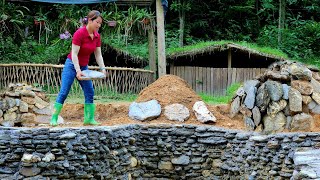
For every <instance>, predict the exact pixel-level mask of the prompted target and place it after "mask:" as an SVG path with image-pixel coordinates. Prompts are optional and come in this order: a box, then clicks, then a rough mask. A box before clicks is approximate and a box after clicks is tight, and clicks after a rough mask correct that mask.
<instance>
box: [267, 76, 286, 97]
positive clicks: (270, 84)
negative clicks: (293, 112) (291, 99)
mask: <svg viewBox="0 0 320 180" xmlns="http://www.w3.org/2000/svg"><path fill="white" fill-rule="evenodd" d="M265 85H266V88H267V91H268V94H269V96H270V99H271V100H272V101H279V100H280V99H281V98H282V96H283V90H282V84H281V83H279V82H277V81H270V80H268V81H267V82H265Z"/></svg>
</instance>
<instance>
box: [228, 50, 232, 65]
mask: <svg viewBox="0 0 320 180" xmlns="http://www.w3.org/2000/svg"><path fill="white" fill-rule="evenodd" d="M231 66H232V52H231V48H229V49H228V68H231Z"/></svg>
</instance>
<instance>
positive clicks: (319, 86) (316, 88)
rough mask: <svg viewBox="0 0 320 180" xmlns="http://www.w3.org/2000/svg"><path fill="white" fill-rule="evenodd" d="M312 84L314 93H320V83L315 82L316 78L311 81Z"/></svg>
mask: <svg viewBox="0 0 320 180" xmlns="http://www.w3.org/2000/svg"><path fill="white" fill-rule="evenodd" d="M310 83H311V86H312V88H313V91H314V92H317V93H320V83H319V82H318V81H317V80H315V79H314V78H312V79H311V81H310Z"/></svg>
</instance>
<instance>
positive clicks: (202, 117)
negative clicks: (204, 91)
mask: <svg viewBox="0 0 320 180" xmlns="http://www.w3.org/2000/svg"><path fill="white" fill-rule="evenodd" d="M192 109H193V111H194V114H195V115H196V117H197V119H198V121H200V122H202V123H206V122H210V121H212V122H216V120H217V119H216V117H214V115H213V114H212V113H211V112H210V111H209V110H208V108H207V106H206V104H205V103H204V102H203V101H197V102H196V103H194V105H193V108H192Z"/></svg>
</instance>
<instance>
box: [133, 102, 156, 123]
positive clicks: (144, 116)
mask: <svg viewBox="0 0 320 180" xmlns="http://www.w3.org/2000/svg"><path fill="white" fill-rule="evenodd" d="M160 114H161V106H160V104H159V102H158V101H157V100H151V101H147V102H141V103H136V102H133V103H132V104H131V105H130V106H129V117H130V118H131V119H134V120H139V121H144V120H151V119H155V118H157V117H158V116H160Z"/></svg>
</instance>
